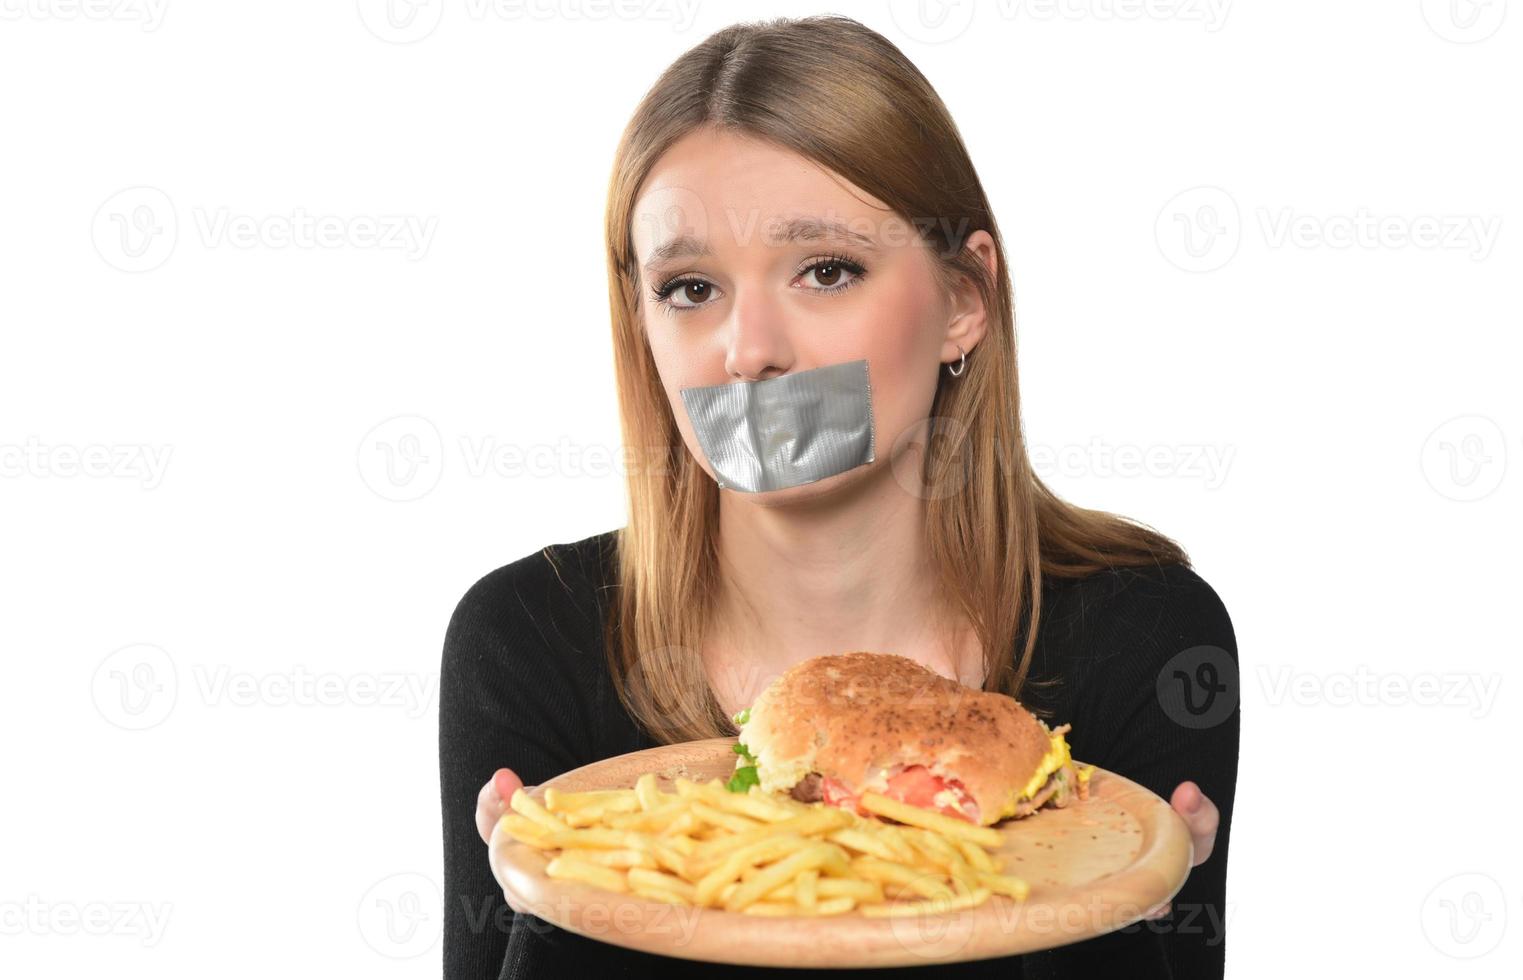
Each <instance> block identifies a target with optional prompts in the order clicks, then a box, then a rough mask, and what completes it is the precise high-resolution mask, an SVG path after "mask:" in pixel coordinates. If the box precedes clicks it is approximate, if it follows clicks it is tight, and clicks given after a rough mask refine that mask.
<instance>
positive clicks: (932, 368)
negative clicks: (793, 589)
mask: <svg viewBox="0 0 1523 980" xmlns="http://www.w3.org/2000/svg"><path fill="white" fill-rule="evenodd" d="M631 233H632V238H633V242H634V248H635V254H636V257H637V261H638V263H639V265H640V301H639V304H640V305H639V309H640V317H641V322H642V323H643V326H644V329H645V332H646V336H647V338H648V339H649V342H650V347H651V351H652V352H653V354H654V357H655V361H656V366H657V368H658V370H659V371H660V374H661V381H662V384H663V386H664V387H665V388H666V395H667V399H668V401H669V402H670V404H671V406H672V413H673V415H674V416H675V417H676V419H677V424H678V426H679V427H680V429H681V431H682V438H683V440H684V441H685V442H686V443H687V448H688V452H690V453H691V454H692V455H693V457H694V458H695V459H697V460H699V461H700V462H701V463H702V464H703V466H704V468H705V470H707V471H708V473H709V475H710V476H711V477H712V476H714V471H713V468H712V467H711V466H710V465H709V463H708V460H707V458H706V457H705V456H704V454H703V451H702V449H701V447H700V445H699V443H698V440H697V437H696V436H695V434H694V433H693V429H692V424H691V422H690V420H689V419H688V416H687V412H686V410H685V408H684V406H683V403H682V397H681V395H680V393H679V392H680V390H681V389H682V388H687V387H694V386H705V385H716V384H726V383H733V382H736V381H756V380H766V379H768V378H774V377H777V376H779V375H783V374H790V373H797V372H800V371H807V370H810V369H812V368H817V367H824V366H826V365H830V364H839V363H842V362H845V361H854V360H860V359H866V360H867V362H868V375H869V378H870V379H871V384H872V410H873V424H874V429H875V443H876V446H877V452H876V454H875V456H876V459H875V461H874V462H873V463H871V464H869V465H867V466H859V467H857V468H855V469H852V470H848V471H846V472H844V473H841V474H838V475H836V476H833V477H829V478H827V479H824V480H820V481H817V482H815V483H811V484H805V485H803V486H798V487H791V488H787V489H783V490H773V491H769V492H767V493H759V494H747V495H746V497H747V498H748V499H749V500H752V501H755V502H759V503H766V504H781V503H787V502H797V501H801V500H804V499H810V498H815V497H819V496H822V495H824V494H826V493H833V492H835V491H837V490H839V489H842V488H844V487H845V486H847V485H850V484H852V483H855V482H857V481H861V480H866V479H871V478H872V477H873V476H874V475H875V474H877V473H881V472H882V471H883V467H885V466H888V465H891V463H892V461H891V457H892V456H893V455H894V454H895V453H897V452H900V451H902V448H903V447H902V446H901V440H900V437H901V435H905V436H907V438H906V442H907V441H908V439H909V438H910V437H914V436H917V435H918V436H919V437H920V438H921V439H923V432H921V431H920V426H919V423H921V422H923V420H924V419H925V418H926V416H927V415H928V414H929V412H930V408H931V401H932V398H933V396H934V395H935V391H936V382H937V378H938V372H939V371H940V369H941V366H942V365H943V363H955V362H956V361H957V360H958V357H959V355H958V351H957V346H956V345H958V344H960V345H961V346H962V348H963V350H965V351H968V352H969V353H970V354H971V352H972V350H973V347H974V345H975V344H976V343H977V342H978V340H979V338H980V337H982V335H983V330H984V316H983V306H982V303H981V302H980V301H979V300H978V298H977V294H976V292H974V291H972V290H968V291H966V292H959V293H958V295H956V296H953V295H951V294H949V293H947V292H946V291H944V290H943V289H942V288H941V287H940V286H939V285H938V284H937V281H936V280H935V278H934V277H933V275H932V270H933V265H932V263H933V262H934V261H935V260H934V258H933V256H932V255H930V254H929V251H928V246H927V245H925V244H924V243H923V242H922V241H921V239H920V238H919V236H918V235H916V234H915V233H914V228H913V226H912V225H911V224H910V223H909V222H907V221H905V220H904V219H903V218H901V217H899V216H898V215H895V214H893V213H892V212H891V211H889V210H888V209H887V208H886V207H885V206H884V205H883V204H882V202H879V201H877V200H874V199H873V198H871V197H869V196H868V195H867V194H866V193H865V192H863V191H861V190H860V189H858V188H856V187H855V186H853V185H851V184H849V183H847V182H846V181H845V180H844V179H843V178H841V177H838V176H836V175H834V174H832V173H831V172H829V171H827V170H824V169H823V168H821V167H820V166H819V165H818V164H816V163H814V162H813V161H810V160H808V159H806V158H804V157H802V156H800V155H798V154H796V153H793V152H792V151H789V150H786V149H781V148H778V147H775V146H772V145H770V144H767V143H764V142H761V141H758V140H754V139H749V138H746V137H743V136H737V135H734V134H731V133H723V132H718V131H715V130H707V129H706V130H700V131H698V132H695V133H692V134H690V135H689V136H687V137H685V138H684V139H682V140H681V141H679V142H678V143H676V144H675V145H673V146H672V147H671V148H670V149H669V150H667V152H666V153H665V154H664V155H663V156H662V157H661V158H660V159H659V160H658V161H657V162H656V166H655V167H654V168H653V169H652V171H651V173H650V175H649V176H648V178H647V179H646V182H645V184H644V186H643V188H642V191H641V195H640V198H639V200H638V201H637V202H636V204H635V214H634V223H633V227H632V229H631ZM978 236H982V239H981V240H980V242H979V243H978V244H979V245H980V246H982V247H985V248H987V249H988V251H989V254H990V255H992V239H991V238H989V236H988V234H987V233H985V232H977V233H975V235H974V236H970V240H969V242H968V245H969V247H974V245H975V242H974V239H975V238H977V237H978ZM658 294H659V295H658Z"/></svg>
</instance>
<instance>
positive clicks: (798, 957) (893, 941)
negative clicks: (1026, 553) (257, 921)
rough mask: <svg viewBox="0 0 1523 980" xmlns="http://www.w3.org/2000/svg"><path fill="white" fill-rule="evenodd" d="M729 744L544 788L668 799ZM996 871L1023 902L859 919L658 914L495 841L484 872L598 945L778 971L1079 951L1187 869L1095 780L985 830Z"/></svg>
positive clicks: (1118, 785) (1141, 910) (720, 741)
mask: <svg viewBox="0 0 1523 980" xmlns="http://www.w3.org/2000/svg"><path fill="white" fill-rule="evenodd" d="M734 742H735V740H734V739H729V738H714V739H704V740H702V741H697V742H685V743H682V744H680V745H666V746H661V747H659V748H654V749H646V750H644V751H641V752H631V753H629V754H627V755H621V756H617V757H615V758H612V759H605V760H603V761H601V762H595V763H593V764H591V765H587V766H583V767H581V768H580V769H573V770H572V771H571V772H568V773H564V774H562V775H560V776H556V777H555V778H554V779H551V780H549V781H548V782H546V783H544V784H543V785H540V786H537V787H535V788H534V789H533V790H532V791H530V795H531V796H534V797H535V798H537V799H539V800H541V801H543V799H544V791H545V790H546V789H547V788H549V787H554V788H556V789H558V790H565V791H577V790H589V789H627V788H632V787H633V786H634V784H635V780H636V779H638V778H639V777H640V776H641V775H642V774H644V773H646V772H653V773H655V774H656V776H657V782H658V783H659V784H660V786H661V788H662V789H663V790H666V791H668V792H675V785H674V780H675V779H676V778H677V777H678V776H683V777H686V778H688V779H692V780H694V781H698V782H703V781H707V780H709V779H713V778H715V777H719V778H728V776H729V774H730V772H731V771H732V770H733V769H734V767H735V753H734V752H733V751H732V750H731V746H732V745H734ZM997 828H998V829H999V830H1000V831H1002V832H1003V834H1004V837H1005V844H1004V846H1003V847H1002V848H1000V849H999V850H998V851H996V852H995V853H998V854H999V855H1000V856H1001V857H1002V858H1003V859H1004V866H1003V867H1004V872H1005V873H1006V874H1011V875H1015V876H1017V877H1020V878H1023V879H1025V880H1026V882H1027V883H1028V884H1029V885H1030V886H1031V892H1030V894H1029V895H1028V896H1027V899H1026V901H1025V902H1016V901H1015V900H1013V899H1011V898H1008V897H1005V896H1003V895H995V896H993V897H991V898H990V899H989V900H988V901H986V902H985V903H984V904H983V905H980V906H979V907H977V908H973V909H965V910H960V911H953V912H943V913H940V914H935V915H912V916H895V917H887V918H868V917H867V916H864V915H862V914H860V913H857V912H850V913H846V914H843V915H833V916H825V917H821V918H811V917H807V916H788V917H773V916H758V915H745V914H742V913H738V912H726V911H724V910H723V909H712V908H702V909H699V908H693V907H690V906H682V905H670V904H667V903H665V902H656V901H651V900H649V899H644V898H641V897H639V896H635V895H626V894H620V893H617V892H608V891H604V890H602V889H600V888H594V887H592V886H590V885H583V884H580V883H577V882H567V881H557V880H555V879H552V878H550V877H547V876H546V875H545V865H546V863H547V859H546V857H545V856H544V854H543V852H541V851H539V850H537V849H536V848H533V847H530V846H529V845H527V844H522V843H519V842H518V841H515V840H514V839H513V838H511V837H509V836H507V835H506V834H502V833H500V832H494V833H493V835H492V842H491V847H490V848H489V853H490V859H491V862H492V872H493V874H495V875H496V876H497V881H498V883H499V884H500V885H501V886H502V889H503V893H504V894H505V896H506V897H507V899H508V901H509V903H510V904H512V905H513V906H515V907H516V908H519V909H521V910H525V911H528V912H530V913H531V914H533V915H535V916H538V917H539V918H541V919H544V920H545V921H547V922H550V923H553V924H554V925H557V926H560V927H561V928H563V929H569V930H570V931H572V932H576V933H580V934H581V935H584V936H588V937H590V938H593V939H597V940H600V941H602V942H608V943H614V944H617V945H619V946H627V947H629V948H632V949H638V950H643V951H645V952H649V953H657V954H660V955H663V956H676V957H681V958H683V959H691V960H705V961H708V962H713V963H735V964H743V965H749V966H778V967H818V966H824V967H890V966H912V965H926V964H929V963H952V962H957V961H961V960H977V959H987V958H990V957H997V956H1013V955H1016V954H1019V953H1029V952H1032V951H1034V950H1039V949H1048V948H1051V947H1053V946H1062V945H1065V944H1067V943H1072V942H1078V941H1080V940H1083V939H1090V938H1092V937H1094V936H1099V935H1102V934H1104V933H1107V932H1111V931H1113V930H1116V929H1120V928H1123V927H1125V926H1127V925H1130V924H1131V923H1133V922H1136V921H1138V920H1139V919H1142V918H1143V917H1144V916H1145V915H1146V914H1147V913H1149V912H1150V911H1153V910H1155V909H1158V908H1161V907H1162V906H1163V904H1164V903H1165V902H1167V901H1169V900H1170V899H1171V898H1173V897H1174V895H1175V894H1176V893H1177V892H1178V891H1179V889H1180V887H1181V886H1182V885H1183V884H1184V882H1185V877H1186V875H1187V874H1188V873H1189V870H1190V867H1191V865H1192V863H1193V861H1192V859H1193V845H1192V843H1191V840H1190V833H1189V830H1188V828H1187V827H1186V826H1185V823H1184V820H1183V819H1181V818H1180V817H1179V816H1178V814H1176V813H1175V812H1174V811H1173V809H1172V808H1171V807H1170V806H1169V804H1168V803H1167V802H1165V801H1164V800H1162V799H1159V798H1158V796H1156V795H1155V794H1153V793H1152V792H1150V791H1149V790H1147V789H1145V788H1144V787H1142V786H1139V785H1137V784H1136V783H1134V782H1132V781H1131V780H1129V779H1127V778H1125V777H1124V776H1118V775H1116V774H1115V773H1112V772H1107V771H1106V770H1104V769H1099V768H1097V769H1095V771H1094V774H1093V775H1092V776H1091V777H1090V780H1089V799H1088V800H1085V801H1082V802H1075V803H1074V804H1072V805H1070V806H1068V807H1064V808H1063V809H1061V810H1054V809H1044V810H1039V811H1038V812H1037V813H1036V814H1034V815H1033V816H1030V817H1026V818H1024V819H1021V820H1006V821H1005V822H1004V823H1002V824H999V825H997Z"/></svg>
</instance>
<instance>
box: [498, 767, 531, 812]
mask: <svg viewBox="0 0 1523 980" xmlns="http://www.w3.org/2000/svg"><path fill="white" fill-rule="evenodd" d="M492 786H493V788H495V789H496V790H497V795H498V797H500V798H501V799H502V801H503V804H504V805H506V804H507V801H508V800H511V799H512V798H513V793H514V792H516V791H517V790H520V789H528V787H527V786H525V785H524V781H523V780H522V779H519V778H518V773H516V772H514V771H513V770H511V769H499V770H497V771H496V772H494V773H492Z"/></svg>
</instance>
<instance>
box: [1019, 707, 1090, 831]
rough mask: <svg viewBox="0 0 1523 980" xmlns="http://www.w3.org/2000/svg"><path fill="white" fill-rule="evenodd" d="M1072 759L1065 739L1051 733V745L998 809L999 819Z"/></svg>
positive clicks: (1032, 793) (1033, 792) (1030, 796)
mask: <svg viewBox="0 0 1523 980" xmlns="http://www.w3.org/2000/svg"><path fill="white" fill-rule="evenodd" d="M1043 727H1045V726H1043ZM1072 759H1073V756H1072V755H1070V754H1069V751H1068V742H1067V740H1066V739H1064V738H1063V736H1062V735H1053V736H1052V740H1051V747H1050V748H1048V750H1047V754H1046V755H1044V756H1042V761H1041V763H1040V764H1039V765H1038V766H1037V767H1036V772H1035V773H1033V774H1032V776H1031V779H1030V780H1029V781H1028V782H1027V783H1026V786H1025V787H1024V788H1023V789H1022V790H1021V791H1020V793H1018V794H1015V795H1012V796H1011V798H1010V799H1009V801H1008V802H1006V803H1005V806H1004V808H1003V809H1002V810H1001V811H1000V819H1001V820H1003V819H1004V818H1005V817H1008V816H1010V815H1011V814H1012V813H1014V812H1015V810H1016V807H1018V806H1020V804H1021V801H1022V800H1029V799H1031V798H1032V797H1033V796H1035V795H1036V792H1037V790H1039V789H1041V788H1042V784H1044V783H1046V782H1047V777H1048V776H1051V775H1052V774H1053V773H1055V772H1057V771H1058V770H1059V769H1062V768H1063V767H1064V766H1065V765H1067V764H1068V763H1069V762H1070V761H1072ZM1081 778H1084V779H1087V778H1088V776H1087V774H1086V775H1084V776H1082V777H1081Z"/></svg>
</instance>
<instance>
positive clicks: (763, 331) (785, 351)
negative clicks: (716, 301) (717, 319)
mask: <svg viewBox="0 0 1523 980" xmlns="http://www.w3.org/2000/svg"><path fill="white" fill-rule="evenodd" d="M730 309H731V314H730V323H729V324H728V326H729V338H728V342H727V344H726V347H725V363H724V368H725V373H726V374H728V375H729V376H730V377H732V378H738V379H742V380H745V381H765V380H767V379H768V378H775V377H777V376H778V375H780V374H786V373H787V372H788V371H789V370H790V369H791V368H792V367H793V347H792V345H791V344H790V343H789V341H788V331H787V329H786V325H785V324H784V322H783V319H782V314H781V313H780V312H779V310H778V309H777V307H776V306H774V305H773V304H771V303H769V302H767V300H766V298H765V297H751V298H749V299H747V300H741V301H737V302H736V303H734V304H733V305H732V306H731V307H730Z"/></svg>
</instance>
